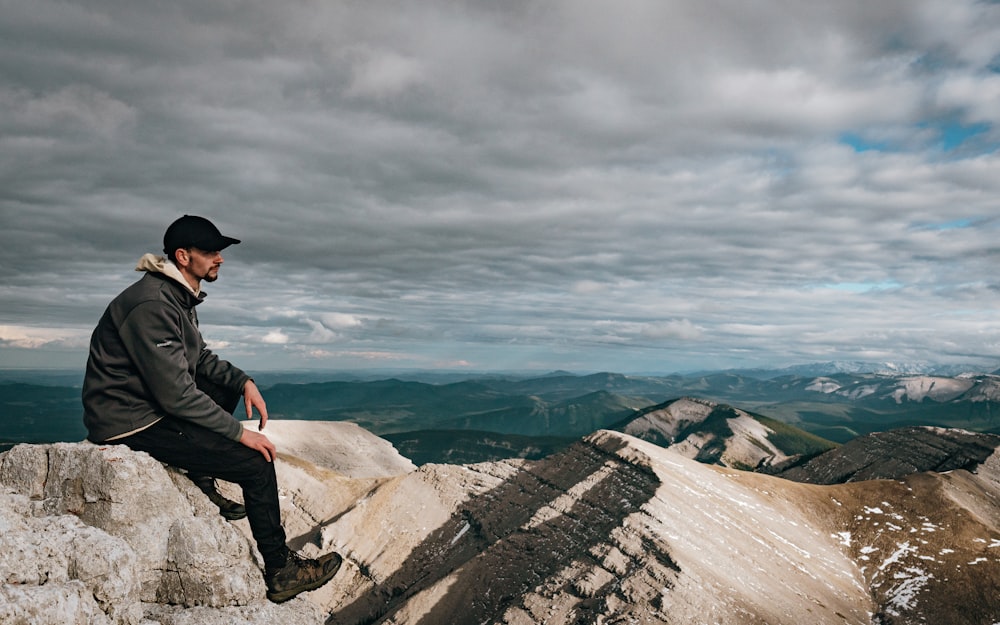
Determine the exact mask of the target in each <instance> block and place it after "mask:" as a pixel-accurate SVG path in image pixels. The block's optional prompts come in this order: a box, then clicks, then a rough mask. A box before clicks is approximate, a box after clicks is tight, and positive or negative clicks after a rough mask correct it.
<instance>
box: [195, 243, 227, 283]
mask: <svg viewBox="0 0 1000 625" xmlns="http://www.w3.org/2000/svg"><path fill="white" fill-rule="evenodd" d="M222 262H223V261H222V252H206V251H203V250H199V249H198V248H196V247H193V248H191V264H190V265H189V266H188V272H189V273H191V274H192V275H193V276H195V277H196V278H198V279H199V280H204V281H205V282H215V281H216V280H217V279H218V278H219V266H220V265H221V264H222Z"/></svg>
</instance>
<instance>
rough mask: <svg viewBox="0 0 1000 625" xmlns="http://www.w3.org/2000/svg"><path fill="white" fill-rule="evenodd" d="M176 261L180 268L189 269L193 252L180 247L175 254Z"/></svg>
mask: <svg viewBox="0 0 1000 625" xmlns="http://www.w3.org/2000/svg"><path fill="white" fill-rule="evenodd" d="M174 260H175V261H176V263H177V266H178V267H187V266H188V265H190V264H191V252H190V251H189V250H186V249H184V248H183V247H179V248H177V251H176V252H174Z"/></svg>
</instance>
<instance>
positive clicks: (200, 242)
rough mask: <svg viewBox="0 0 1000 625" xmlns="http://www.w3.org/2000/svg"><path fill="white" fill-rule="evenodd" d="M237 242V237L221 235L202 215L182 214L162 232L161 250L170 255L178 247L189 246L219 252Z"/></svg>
mask: <svg viewBox="0 0 1000 625" xmlns="http://www.w3.org/2000/svg"><path fill="white" fill-rule="evenodd" d="M239 242H240V240H239V239H234V238H233V237H227V236H225V235H223V234H222V233H221V232H219V229H218V228H216V227H215V224H213V223H212V222H210V221H209V220H207V219H205V218H204V217H198V216H196V215H184V216H183V217H181V218H180V219H178V220H177V221H175V222H174V223H172V224H170V226H168V227H167V231H166V232H165V233H164V234H163V252H164V253H165V254H166V255H167V256H172V255H173V253H174V252H175V251H177V250H178V249H180V248H189V247H196V248H198V249H199V250H202V251H204V252H219V251H222V250H224V249H226V248H227V247H229V246H230V245H234V244H236V243H239Z"/></svg>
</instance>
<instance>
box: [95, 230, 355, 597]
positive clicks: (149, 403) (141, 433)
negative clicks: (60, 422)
mask: <svg viewBox="0 0 1000 625" xmlns="http://www.w3.org/2000/svg"><path fill="white" fill-rule="evenodd" d="M236 243H239V240H238V239H234V238H232V237H227V236H223V235H222V233H221V232H219V230H218V228H216V227H215V225H213V224H212V222H210V221H209V220H207V219H205V218H203V217H196V216H192V215H185V216H183V217H181V218H180V219H178V220H177V221H175V222H173V223H172V224H171V225H170V226H169V227H168V228H167V231H166V233H165V234H164V236H163V251H164V253H165V254H166V257H162V256H155V255H153V254H146V255H144V256H143V257H142V258H141V259H140V260H139V265H138V266H137V267H136V271H144V272H145V275H144V276H143V277H142V278H141V279H140V280H139V281H138V282H136V283H135V284H133V285H132V286H130V287H128V288H127V289H125V290H124V291H122V293H121V294H119V295H118V296H117V297H116V298H115V299H114V300H113V301H112V302H111V303H110V304H109V305H108V308H107V310H106V311H105V312H104V315H103V316H102V317H101V320H100V322H99V323H98V324H97V328H96V329H95V330H94V333H93V336H92V337H91V341H90V355H89V358H88V360H87V371H86V376H85V378H84V382H83V407H84V417H83V419H84V424H85V425H86V426H87V431H88V436H87V438H88V439H89V440H91V441H92V442H95V443H105V444H123V445H128V446H129V447H131V448H132V449H135V450H137V451H144V452H147V453H148V454H149V455H151V456H153V457H154V458H156V459H157V460H159V461H161V462H164V463H166V464H169V465H172V466H174V467H178V468H181V469H185V470H187V471H188V475H189V476H190V477H191V478H192V479H193V480H194V481H195V483H196V484H198V485H199V487H200V488H202V490H204V491H205V492H206V493H208V494H209V496H210V497H211V498H212V500H213V501H214V502H215V503H216V504H217V505H219V506H220V511H221V512H222V513H223V515H224V516H226V517H227V518H240V517H242V516H244V515H245V516H246V517H247V519H248V521H249V522H250V529H251V531H252V533H253V537H254V540H255V541H256V542H257V548H258V550H259V551H260V553H261V555H262V556H263V558H264V580H265V582H266V584H267V597H268V599H270V600H271V601H274V602H282V601H287V600H288V599H291V598H292V597H294V596H296V595H297V594H299V593H301V592H304V591H307V590H312V589H314V588H318V587H320V586H322V585H323V584H325V583H326V582H328V581H329V580H330V579H331V578H332V577H333V576H334V575H335V574H336V572H337V570H338V569H339V568H340V565H341V562H342V559H341V557H340V556H339V555H338V554H336V553H329V554H326V555H325V556H322V557H321V558H319V559H318V560H312V559H306V558H302V557H301V556H299V555H298V554H296V553H295V552H293V551H291V550H290V549H288V547H287V546H286V545H285V531H284V529H283V528H282V527H281V512H280V509H279V507H278V485H277V479H276V477H275V471H274V463H273V461H274V457H275V453H276V451H275V447H274V445H273V444H272V443H271V441H270V440H268V438H267V437H266V436H264V434H262V433H261V431H262V430H263V429H264V426H265V425H266V424H267V406H266V405H265V403H264V398H263V397H262V396H261V394H260V391H259V390H258V389H257V385H256V384H255V383H254V381H253V380H252V379H250V376H248V375H247V374H246V373H244V372H243V371H241V370H240V369H238V368H237V367H235V366H233V365H232V364H230V363H229V362H227V361H225V360H221V359H219V357H218V356H216V355H215V354H213V353H212V352H211V350H209V349H208V348H207V347H206V346H205V341H204V340H203V339H202V336H201V332H200V331H199V329H198V317H197V315H196V313H195V306H197V305H198V304H200V303H201V302H202V300H203V299H204V298H205V293H204V292H203V291H202V290H201V283H202V282H203V281H204V282H214V281H215V280H216V279H217V278H218V277H219V267H220V266H221V265H222V262H223V259H222V250H224V249H225V248H227V247H229V246H230V245H233V244H236ZM240 395H242V397H243V401H244V404H245V406H246V416H247V418H248V419H251V418H253V410H254V409H256V410H257V412H258V413H259V414H260V427H259V428H258V431H257V432H254V431H252V430H249V429H246V428H244V427H243V425H242V424H241V423H240V421H238V420H237V419H236V418H235V417H234V416H233V415H232V414H231V413H232V411H233V409H235V407H236V404H237V402H238V401H239V397H240ZM220 404H222V405H220ZM214 478H219V479H223V480H226V481H229V482H235V483H236V484H239V485H240V486H241V487H242V489H243V499H244V502H245V510H244V508H243V507H242V506H240V505H239V504H236V503H234V502H231V501H228V500H225V499H223V498H222V497H221V495H219V494H218V493H217V492H216V490H215V483H214Z"/></svg>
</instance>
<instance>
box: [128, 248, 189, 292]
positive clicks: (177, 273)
mask: <svg viewBox="0 0 1000 625" xmlns="http://www.w3.org/2000/svg"><path fill="white" fill-rule="evenodd" d="M135 270H136V271H145V272H147V273H158V274H161V275H162V276H164V277H166V278H170V279H171V280H173V281H174V282H177V283H178V284H180V285H181V286H183V287H184V290H186V291H187V292H188V293H190V294H191V295H194V296H195V297H196V298H198V299H199V300H201V299H203V298H204V295H205V292H204V291H202V290H198V291H195V290H194V289H192V288H191V285H190V284H188V281H187V280H185V279H184V274H182V273H181V270H180V269H178V268H177V265H175V264H174V263H173V262H171V261H170V260H168V259H167V257H166V256H157V255H156V254H143V255H142V258H140V259H139V262H138V263H136V266H135Z"/></svg>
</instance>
